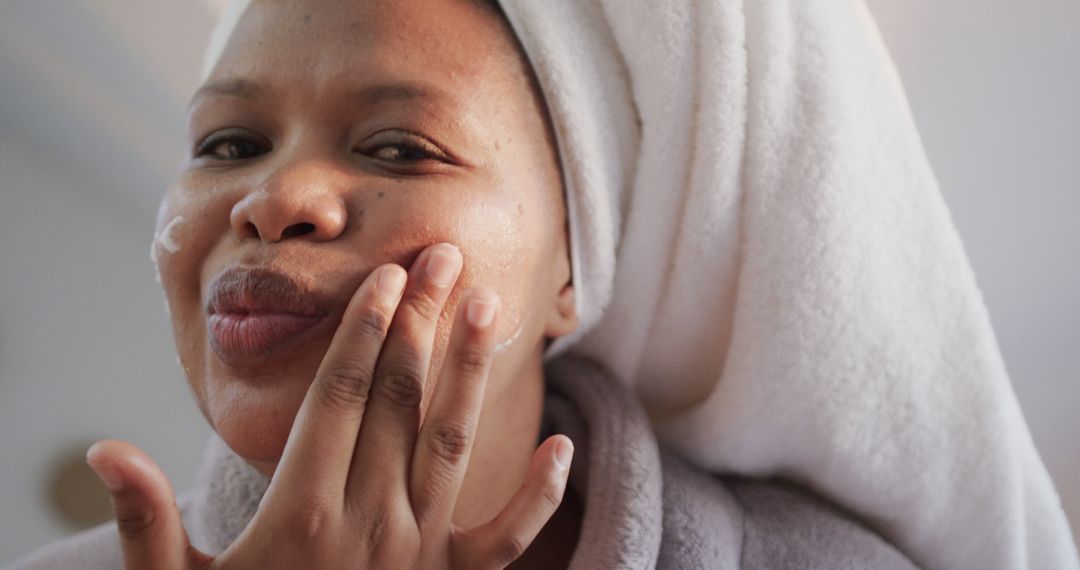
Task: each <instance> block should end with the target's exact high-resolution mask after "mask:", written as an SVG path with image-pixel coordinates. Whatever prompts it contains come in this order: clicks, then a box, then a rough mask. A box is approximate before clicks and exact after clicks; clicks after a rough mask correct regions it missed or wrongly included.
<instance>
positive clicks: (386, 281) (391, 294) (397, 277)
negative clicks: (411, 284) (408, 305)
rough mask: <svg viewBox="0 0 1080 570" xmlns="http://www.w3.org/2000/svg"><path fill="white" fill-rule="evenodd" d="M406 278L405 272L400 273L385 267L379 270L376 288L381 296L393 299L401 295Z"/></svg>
mask: <svg viewBox="0 0 1080 570" xmlns="http://www.w3.org/2000/svg"><path fill="white" fill-rule="evenodd" d="M405 278H406V276H405V271H403V270H401V271H399V270H398V269H397V268H395V267H384V268H382V269H380V270H379V276H378V277H377V278H376V281H375V287H376V288H377V289H378V290H379V294H380V295H382V296H384V297H386V298H388V299H393V298H396V297H398V296H399V295H401V290H402V288H404V287H405Z"/></svg>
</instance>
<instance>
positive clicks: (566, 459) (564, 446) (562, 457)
mask: <svg viewBox="0 0 1080 570" xmlns="http://www.w3.org/2000/svg"><path fill="white" fill-rule="evenodd" d="M573 457H574V444H573V443H571V442H570V440H569V439H563V440H560V441H559V443H558V444H557V445H556V446H555V463H558V464H559V468H560V469H564V470H565V469H568V468H569V467H570V459H572V458H573Z"/></svg>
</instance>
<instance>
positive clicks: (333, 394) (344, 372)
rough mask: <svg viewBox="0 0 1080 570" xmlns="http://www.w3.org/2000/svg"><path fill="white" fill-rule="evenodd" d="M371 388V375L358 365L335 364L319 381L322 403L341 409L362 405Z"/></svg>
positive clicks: (352, 408) (353, 408)
mask: <svg viewBox="0 0 1080 570" xmlns="http://www.w3.org/2000/svg"><path fill="white" fill-rule="evenodd" d="M370 388H371V375H370V374H369V373H367V372H366V371H364V370H363V369H362V368H361V367H360V366H337V367H334V368H331V369H330V370H327V371H326V373H325V374H324V375H323V378H322V381H321V382H319V394H320V395H321V396H322V399H323V403H325V404H327V405H329V406H331V407H335V408H339V409H342V410H355V409H356V408H357V407H360V406H363V405H364V403H365V402H366V401H367V398H368V390H369V389H370Z"/></svg>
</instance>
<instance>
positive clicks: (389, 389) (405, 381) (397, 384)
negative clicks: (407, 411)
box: [376, 366, 424, 408]
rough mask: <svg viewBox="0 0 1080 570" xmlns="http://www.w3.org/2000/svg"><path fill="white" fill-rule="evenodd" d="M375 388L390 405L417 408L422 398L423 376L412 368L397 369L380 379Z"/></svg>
mask: <svg viewBox="0 0 1080 570" xmlns="http://www.w3.org/2000/svg"><path fill="white" fill-rule="evenodd" d="M376 388H377V391H378V394H380V396H381V397H382V398H384V399H385V400H386V401H388V402H390V403H391V404H394V405H396V406H400V407H402V408H417V407H419V406H420V400H421V399H423V397H424V375H423V374H422V373H421V372H420V371H419V370H417V369H415V368H412V367H408V366H404V367H397V368H394V369H393V370H391V371H389V372H387V373H386V374H384V375H383V376H382V377H380V378H379V381H378V384H377V386H376Z"/></svg>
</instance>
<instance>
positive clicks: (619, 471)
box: [8, 359, 914, 570]
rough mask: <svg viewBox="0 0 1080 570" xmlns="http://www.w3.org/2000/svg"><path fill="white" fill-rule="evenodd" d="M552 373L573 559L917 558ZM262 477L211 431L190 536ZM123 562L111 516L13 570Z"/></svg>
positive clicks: (217, 527)
mask: <svg viewBox="0 0 1080 570" xmlns="http://www.w3.org/2000/svg"><path fill="white" fill-rule="evenodd" d="M547 378H548V389H547V396H546V399H545V408H544V430H543V431H544V432H545V435H543V437H542V439H545V438H546V437H547V435H546V434H548V433H565V434H567V435H569V436H570V437H571V438H572V439H573V441H574V442H575V447H576V452H575V459H574V464H573V466H572V467H571V480H570V486H569V488H568V492H570V493H575V494H576V495H577V496H578V497H581V498H582V504H583V506H584V520H583V521H582V530H581V536H580V538H579V540H578V544H577V548H576V549H575V551H574V556H573V559H572V560H571V564H570V568H571V569H572V570H607V569H647V568H662V569H676V568H678V569H682V568H695V569H696V568H711V569H725V568H727V569H739V568H742V569H747V570H782V569H785V568H791V569H796V568H797V569H805V570H837V569H845V568H850V569H869V568H873V569H889V570H892V569H895V570H910V569H912V568H914V566H913V565H912V564H911V562H910V561H908V560H907V558H905V557H904V556H903V555H902V554H900V552H899V551H897V550H896V549H895V548H894V547H893V546H891V545H889V544H888V543H886V542H885V541H884V540H882V539H881V538H880V537H879V536H878V535H876V534H875V533H874V532H872V531H870V530H868V529H866V528H865V527H863V526H862V525H860V524H859V523H858V522H856V521H855V519H854V518H853V517H851V516H850V515H848V514H846V513H844V512H842V511H841V510H840V509H838V508H837V507H835V506H832V505H829V504H827V503H826V502H824V501H822V500H821V499H819V498H816V497H814V496H813V495H812V494H810V493H808V492H806V491H805V490H801V489H799V488H797V487H795V486H793V485H791V484H789V483H783V482H779V481H753V480H747V479H739V478H728V479H721V478H719V477H716V476H714V475H711V474H708V473H706V472H704V471H701V470H700V469H697V468H695V467H693V466H692V465H691V464H689V463H688V462H686V461H685V460H683V459H682V458H681V457H679V456H678V455H677V454H676V453H674V452H673V451H671V450H670V449H666V448H664V447H662V446H661V445H659V444H658V442H657V440H656V438H655V437H654V436H653V432H652V428H651V426H650V425H649V421H648V417H647V416H646V415H645V411H644V409H643V408H642V407H641V405H640V404H639V403H638V402H637V400H636V399H635V398H634V396H633V394H631V393H630V392H628V391H627V390H626V388H625V387H624V386H622V385H621V384H619V383H618V382H616V381H615V380H614V379H613V378H611V376H610V375H609V374H607V373H605V371H603V370H602V369H601V368H599V367H597V366H594V365H591V364H590V363H588V362H585V361H580V360H573V359H565V360H564V359H560V361H559V362H555V363H551V364H549V370H548V374H547ZM542 439H541V441H542ZM538 443H539V442H538ZM268 484H269V480H268V479H267V478H266V477H265V476H263V475H262V474H261V473H259V472H258V471H256V470H255V469H254V468H252V467H251V466H249V465H248V464H247V463H246V462H245V461H244V460H243V459H241V458H240V457H239V456H237V455H236V454H234V453H233V452H232V451H231V450H229V448H228V447H227V446H226V445H225V444H224V443H223V442H222V441H221V440H220V439H219V438H217V437H213V438H212V439H211V441H210V443H209V445H208V446H207V450H206V455H205V457H204V460H203V465H202V467H201V469H200V475H199V480H198V484H197V486H196V487H195V488H194V489H192V490H191V491H189V492H187V493H185V494H184V495H183V496H182V497H181V498H180V500H179V501H178V502H179V506H180V511H181V513H182V515H183V518H184V526H185V528H186V529H187V531H188V535H189V536H190V538H191V540H192V543H193V544H194V545H195V546H196V547H197V548H199V549H200V550H203V551H204V552H208V553H211V554H217V553H220V552H221V551H223V550H224V549H225V548H227V547H228V546H229V544H231V543H232V542H233V541H234V540H235V539H236V537H237V536H239V535H240V533H241V532H242V531H243V530H244V528H245V527H246V526H247V524H248V523H249V522H250V520H251V518H252V517H253V516H254V515H255V512H256V510H257V509H258V506H259V502H260V501H261V500H262V496H263V493H264V492H265V491H266V489H267V486H268ZM122 567H123V563H122V559H121V554H120V544H119V539H118V536H117V533H116V527H115V524H114V523H107V524H104V525H101V526H99V527H96V528H94V529H91V530H89V531H85V532H83V533H80V534H78V535H75V536H73V537H70V538H68V539H65V540H63V541H60V542H58V543H55V544H53V545H50V546H49V547H47V548H46V549H44V550H42V551H40V552H37V553H35V554H32V555H30V556H28V557H27V558H25V559H23V560H22V561H20V562H16V563H15V564H14V565H13V566H12V567H10V568H9V569H8V570H45V569H67V568H71V569H76V568H77V569H80V570H106V569H110V570H111V569H119V568H122Z"/></svg>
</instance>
